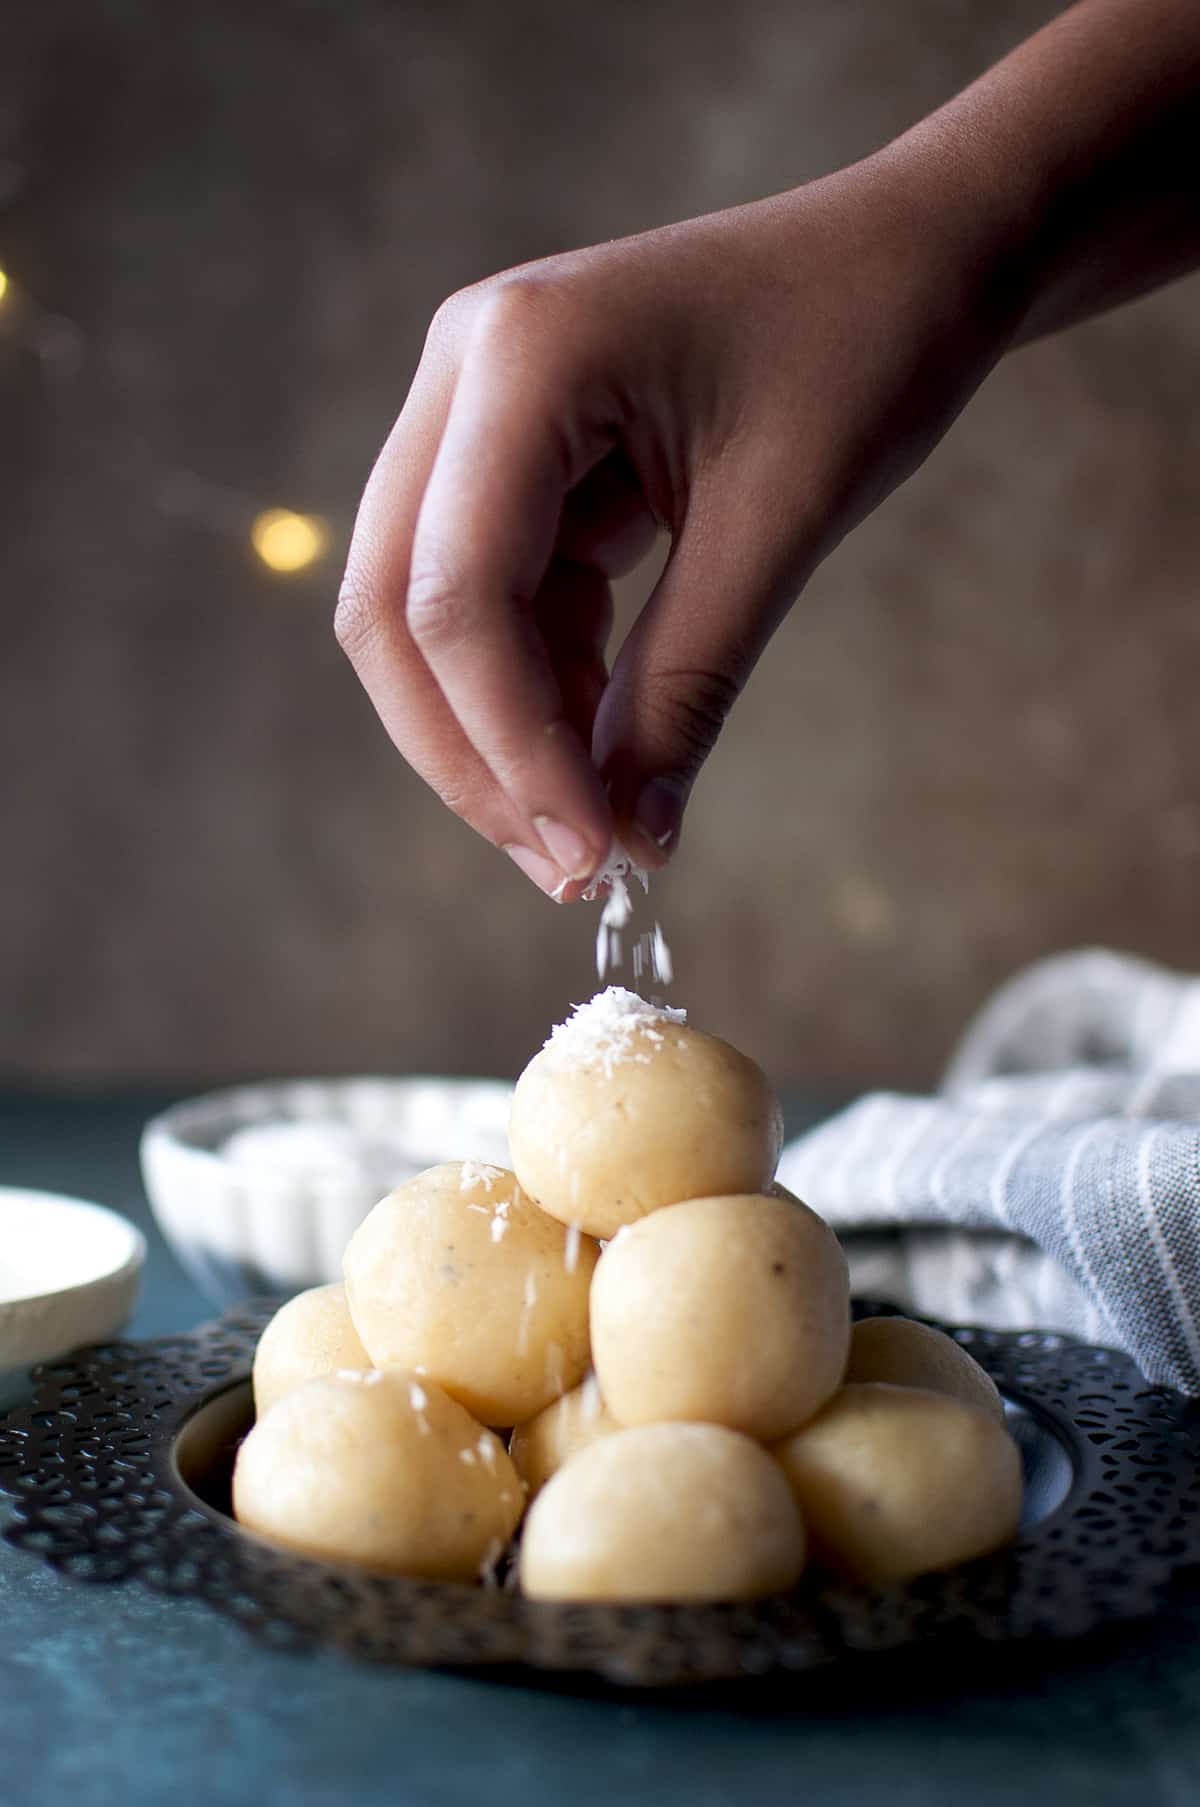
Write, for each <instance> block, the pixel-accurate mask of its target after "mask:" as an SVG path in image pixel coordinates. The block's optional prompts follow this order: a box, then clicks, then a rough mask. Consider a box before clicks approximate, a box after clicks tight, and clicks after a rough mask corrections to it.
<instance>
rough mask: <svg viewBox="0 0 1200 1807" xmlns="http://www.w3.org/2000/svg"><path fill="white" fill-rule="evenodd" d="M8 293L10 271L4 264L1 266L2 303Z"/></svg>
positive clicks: (0, 292) (0, 295)
mask: <svg viewBox="0 0 1200 1807" xmlns="http://www.w3.org/2000/svg"><path fill="white" fill-rule="evenodd" d="M7 294H8V272H7V270H5V269H4V268H3V267H2V266H0V303H3V301H4V297H5V296H6V295H7Z"/></svg>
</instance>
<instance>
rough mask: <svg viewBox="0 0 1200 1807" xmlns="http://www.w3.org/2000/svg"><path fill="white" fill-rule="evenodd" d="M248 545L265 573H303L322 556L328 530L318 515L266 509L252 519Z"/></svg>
mask: <svg viewBox="0 0 1200 1807" xmlns="http://www.w3.org/2000/svg"><path fill="white" fill-rule="evenodd" d="M250 543H251V545H252V546H253V547H254V550H255V552H257V554H258V556H259V558H260V559H261V560H262V562H263V564H264V565H266V567H267V569H268V570H270V571H280V572H285V573H291V572H293V571H303V570H305V569H306V568H307V567H308V566H309V565H312V564H315V563H316V561H317V559H319V558H320V557H322V555H323V554H324V552H325V550H326V548H327V547H328V545H329V529H328V527H327V526H326V524H325V522H324V521H323V520H321V518H320V516H319V515H311V514H295V513H293V511H292V510H291V509H290V508H268V509H266V510H265V511H264V512H263V513H262V514H260V515H256V516H255V519H254V524H253V526H252V527H251V529H250Z"/></svg>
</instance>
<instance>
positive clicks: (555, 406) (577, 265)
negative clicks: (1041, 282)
mask: <svg viewBox="0 0 1200 1807" xmlns="http://www.w3.org/2000/svg"><path fill="white" fill-rule="evenodd" d="M961 166H962V160H961V158H960V157H958V156H956V155H955V154H953V153H952V152H950V151H947V150H945V149H943V148H941V147H940V142H939V141H938V140H937V139H936V138H935V139H933V140H932V141H930V140H929V139H928V138H923V139H922V140H921V141H920V142H919V143H918V144H917V145H915V146H914V147H913V148H911V149H906V148H904V145H903V141H902V144H901V147H899V148H897V147H893V148H892V150H890V151H889V152H886V153H882V154H881V155H880V156H878V157H876V158H872V159H870V160H868V161H867V162H865V163H863V164H859V165H856V166H854V167H853V168H851V169H849V170H846V171H843V172H841V173H840V174H838V175H836V176H833V177H830V178H828V179H826V180H823V181H820V182H817V183H813V184H811V185H809V186H808V187H805V188H803V189H799V190H797V191H795V192H794V193H791V194H787V195H783V196H780V197H777V198H775V199H771V200H767V201H762V202H758V203H755V204H752V205H750V206H746V207H740V208H736V209H734V210H732V211H730V212H727V213H719V214H715V215H711V216H708V217H706V218H702V219H696V220H691V221H688V222H686V223H685V224H682V225H677V226H670V227H666V228H664V229H662V230H659V231H654V232H649V233H646V234H644V235H642V236H640V237H637V238H632V239H626V240H619V241H617V242H615V243H611V244H607V245H600V246H596V247H593V248H592V249H589V250H584V251H578V252H572V253H569V254H567V255H564V256H559V257H553V258H548V259H546V260H545V261H543V262H540V263H534V264H530V265H526V266H524V267H523V268H520V269H517V270H513V271H510V272H508V273H506V274H504V275H502V276H498V277H496V278H494V279H492V280H490V281H487V282H484V283H481V284H480V285H479V286H478V287H475V288H472V289H468V290H466V291H465V292H463V293H462V294H460V295H456V296H455V297H453V298H452V299H451V300H450V301H448V302H447V303H446V304H445V305H444V306H443V307H442V308H441V310H440V311H439V313H438V315H437V317H436V318H435V320H434V322H433V325H432V327H431V329H430V332H429V336H428V340H427V343H426V346H425V351H424V355H423V357H422V359H421V363H420V367H419V369H418V371H417V374H416V377H415V379H414V382H413V385H412V389H411V391H410V394H409V396H408V400H407V402H406V403H405V407H404V411H403V413H402V414H401V416H400V418H399V420H398V421H397V423H396V426H395V427H394V429H393V431H392V433H391V436H390V438H389V439H388V442H387V444H386V445H385V447H384V449H383V452H382V454H381V456H380V458H379V461H378V463H377V465H376V467H375V470H374V472H373V474H372V476H371V479H370V482H369V484H368V486H367V490H366V494H365V496H364V499H363V503H362V507H361V510H360V513H359V517H358V522H357V526H356V528H355V533H354V540H353V544H352V547H351V552H350V558H349V565H348V569H347V573H346V579H345V584H344V587H343V591H342V596H341V600H340V603H339V608H338V616H337V631H338V635H339V638H340V640H341V642H342V644H343V646H344V647H345V649H346V651H347V653H348V654H349V656H350V658H351V659H352V660H353V662H354V665H355V667H356V669H357V671H358V673H359V675H360V677H361V678H362V681H363V683H364V684H365V686H366V688H367V690H368V691H369V692H370V695H371V697H372V699H373V701H374V703H375V706H376V708H377V709H378V711H379V714H380V716H381V717H382V719H383V722H384V723H385V725H386V727H387V729H388V731H389V733H390V734H391V736H392V739H393V740H394V741H395V743H396V745H397V746H398V747H399V749H400V751H401V752H402V753H403V754H404V755H405V757H406V758H407V759H408V760H409V762H410V763H411V764H412V765H413V766H414V767H415V768H416V770H417V771H418V772H419V773H420V774H421V775H422V776H423V777H424V778H425V779H426V780H427V781H428V782H429V783H430V784H431V785H432V786H433V787H434V789H435V790H436V791H437V792H438V793H439V794H440V796H441V797H442V798H443V799H444V800H445V802H446V803H448V804H449V805H450V807H451V808H452V809H454V810H456V811H457V812H458V813H459V814H460V815H461V816H463V817H464V818H465V819H466V821H468V822H469V823H471V825H472V826H473V827H475V828H476V829H478V830H479V832H480V833H482V834H484V835H485V836H487V838H488V839H489V840H491V841H493V842H495V843H496V844H497V845H498V846H501V847H503V848H505V850H506V851H507V852H508V853H509V854H510V855H511V856H512V857H513V859H514V860H516V862H517V863H518V865H519V866H520V867H521V868H522V870H523V871H525V872H526V873H527V875H528V876H529V877H530V878H532V879H533V880H534V882H535V883H536V884H538V885H539V886H541V888H542V889H543V890H544V891H546V892H549V893H557V894H558V895H560V896H561V895H562V894H563V880H564V879H570V880H576V881H579V880H585V879H586V878H587V877H588V876H589V875H590V874H591V873H592V872H593V871H594V870H595V868H596V867H597V865H598V864H599V863H600V862H601V861H602V860H603V858H604V857H605V855H606V853H607V851H608V849H609V846H610V843H611V839H612V837H613V834H614V832H615V833H616V834H618V835H619V836H620V838H621V840H622V841H623V843H624V844H625V846H626V847H627V848H628V849H629V851H630V852H631V853H632V854H633V855H634V856H635V857H636V858H637V859H638V860H639V861H640V862H641V863H644V864H645V865H647V866H658V865H661V864H662V863H663V861H664V860H665V859H666V858H667V857H668V855H669V854H670V852H671V851H672V850H673V848H674V846H675V844H676V841H677V839H678V835H679V829H680V823H681V819H682V815H683V810H684V806H685V804H686V801H687V798H688V794H689V791H690V789H691V786H692V783H693V781H694V779H695V777H696V774H697V772H698V770H699V768H700V766H701V764H702V762H703V760H704V758H705V757H706V755H707V754H708V752H709V750H710V748H711V747H712V745H713V742H714V741H715V739H716V737H717V735H718V733H719V732H720V729H721V726H722V723H723V722H724V720H725V717H726V715H727V713H728V711H729V709H730V706H731V705H732V703H733V701H734V699H735V698H736V697H737V695H738V693H739V691H740V690H741V688H742V686H743V685H744V683H745V682H746V679H747V677H748V676H749V674H750V672H751V670H752V668H753V666H754V663H755V661H756V660H757V658H758V656H759V654H760V653H761V651H762V650H763V647H764V646H765V645H766V643H767V641H768V639H769V637H770V635H771V634H772V632H773V631H774V629H775V628H776V626H777V625H778V624H779V622H780V621H781V619H782V618H783V616H784V614H785V613H786V611H787V609H788V608H789V607H790V605H791V603H792V602H793V601H794V599H795V598H796V596H797V595H798V594H799V592H800V590H801V588H802V587H803V584H804V582H805V580H806V579H807V577H808V575H809V574H810V572H811V571H812V570H813V568H814V566H815V565H816V564H817V563H818V561H819V560H820V559H821V558H822V557H823V556H824V555H825V554H826V553H827V552H828V551H829V550H830V548H831V547H832V546H833V545H835V544H836V542H837V541H838V539H839V538H841V536H842V535H843V534H844V533H845V532H846V530H847V529H848V528H849V527H850V526H851V525H852V524H853V523H854V522H855V521H856V520H858V519H859V518H861V517H862V516H863V515H864V514H866V513H867V512H868V511H869V510H870V509H871V508H872V507H874V506H875V504H876V503H878V502H879V501H880V500H881V499H882V498H883V497H884V496H885V495H886V494H887V493H888V492H889V491H890V490H891V489H892V488H893V487H894V486H895V485H896V484H897V483H898V482H900V481H901V480H902V479H903V477H905V476H906V475H907V474H908V473H909V472H910V471H911V470H912V469H913V468H914V467H915V466H916V465H917V464H918V463H919V461H920V460H921V459H922V457H923V456H924V455H925V453H926V452H927V451H928V449H929V448H930V446H931V445H932V444H933V443H934V442H935V441H936V439H937V438H938V437H939V435H940V434H941V433H942V432H943V431H944V429H945V428H946V426H947V425H948V423H949V421H950V420H951V419H952V418H953V416H954V414H955V413H956V412H957V410H958V409H959V407H960V406H961V405H962V403H963V401H964V400H965V399H966V397H967V396H968V395H969V394H970V393H971V391H972V390H973V388H974V387H975V385H976V384H977V383H978V382H979V381H980V379H981V378H982V376H983V375H984V374H985V372H986V371H987V369H988V368H989V367H990V365H991V363H992V362H993V360H994V359H995V357H996V356H997V355H998V353H999V352H1000V350H1001V349H1003V346H1004V343H1005V342H1006V336H1007V333H1008V332H1009V330H1010V328H1011V324H1012V320H1013V318H1014V317H1015V309H1014V308H1013V307H1012V306H1010V305H1009V304H1008V303H1007V302H1005V301H1004V300H1003V298H1002V297H1001V296H999V295H998V292H997V290H996V288H995V286H994V284H993V281H992V278H993V273H994V271H995V269H996V268H997V259H996V248H997V245H998V244H999V243H1000V242H1001V241H1002V235H1001V234H1000V233H999V231H998V230H997V229H994V228H993V226H992V224H991V222H990V221H989V220H988V218H987V214H986V209H981V207H980V205H979V197H978V196H977V195H973V194H971V193H969V192H967V190H966V189H965V186H964V182H963V180H962V177H961V173H960V171H961ZM659 529H666V531H667V532H668V533H669V534H670V536H671V552H670V557H669V560H668V563H667V566H666V569H665V571H664V573H663V576H662V579H661V581H660V582H659V584H658V586H657V588H656V589H655V591H654V594H653V595H652V597H651V598H650V600H649V602H648V603H647V605H646V607H645V609H644V611H643V612H642V614H641V616H640V618H639V619H638V621H637V622H636V624H635V626H634V628H633V629H632V631H631V633H630V635H629V637H628V639H627V640H626V642H625V644H624V646H623V647H622V648H621V649H620V652H619V655H618V657H617V659H616V662H615V665H614V667H613V670H612V674H611V677H610V676H609V674H608V671H607V668H606V663H605V653H606V643H607V639H608V635H609V631H610V627H611V597H610V580H611V579H613V578H614V577H617V576H619V575H621V574H622V573H624V572H626V571H628V570H629V569H631V568H632V567H633V566H634V565H635V564H636V563H637V562H638V561H639V560H640V559H641V558H642V557H643V556H644V554H645V553H646V551H647V550H648V548H649V547H650V545H651V543H652V540H653V538H654V536H655V533H656V532H657V531H658V530H659ZM577 891H578V886H577V887H576V888H575V889H574V890H573V891H570V893H569V894H571V895H575V894H577Z"/></svg>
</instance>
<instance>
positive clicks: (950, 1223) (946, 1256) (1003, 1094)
mask: <svg viewBox="0 0 1200 1807" xmlns="http://www.w3.org/2000/svg"><path fill="white" fill-rule="evenodd" d="M779 1178H780V1180H781V1181H782V1182H783V1184H784V1185H785V1186H787V1187H789V1188H790V1189H791V1190H792V1191H794V1192H798V1193H799V1194H800V1196H801V1197H802V1198H804V1199H807V1201H808V1202H809V1203H810V1204H811V1205H812V1206H813V1208H814V1210H817V1211H819V1212H820V1213H821V1214H822V1216H824V1217H826V1218H828V1219H829V1221H830V1222H831V1223H832V1224H833V1225H834V1227H835V1228H836V1229H837V1231H838V1233H839V1235H841V1236H842V1237H843V1240H844V1241H845V1243H846V1246H847V1251H848V1253H849V1255H850V1257H851V1274H852V1279H853V1282H854V1285H855V1288H856V1290H858V1291H860V1292H873V1293H875V1294H882V1295H883V1296H885V1297H890V1298H891V1299H892V1300H893V1301H894V1302H895V1303H897V1304H899V1305H901V1306H904V1307H906V1308H907V1309H909V1310H915V1311H921V1312H926V1313H928V1314H929V1315H931V1316H938V1317H944V1318H949V1319H951V1320H956V1321H960V1322H973V1323H985V1324H991V1325H994V1326H999V1327H1003V1328H1021V1327H1027V1328H1033V1327H1036V1328H1039V1329H1061V1330H1067V1331H1069V1332H1072V1333H1074V1334H1076V1335H1082V1336H1084V1337H1086V1338H1088V1339H1089V1340H1093V1341H1102V1342H1108V1343H1112V1344H1115V1345H1116V1346H1117V1347H1119V1348H1123V1349H1125V1350H1127V1351H1128V1353H1129V1354H1130V1355H1132V1356H1133V1358H1134V1360H1135V1361H1136V1362H1137V1364H1138V1366H1139V1367H1140V1368H1141V1370H1142V1372H1143V1373H1144V1374H1145V1375H1146V1376H1147V1378H1148V1379H1149V1380H1151V1381H1154V1382H1165V1383H1166V1384H1168V1385H1170V1386H1173V1387H1177V1388H1179V1389H1180V1390H1181V1391H1182V1392H1184V1393H1188V1394H1192V1395H1200V979H1197V978H1190V977H1183V976H1180V975H1179V974H1176V973H1171V972H1167V971H1165V970H1164V969H1163V968H1161V967H1158V966H1154V965H1151V964H1150V963H1149V962H1148V961H1144V960H1139V959H1134V958H1131V957H1128V956H1125V955H1121V954H1115V953H1109V952H1105V951H1103V950H1089V951H1085V952H1080V953H1072V954H1066V955H1062V956H1059V957H1057V958H1054V959H1050V960H1045V961H1042V962H1040V963H1039V964H1038V965H1036V966H1033V967H1031V968H1029V969H1028V970H1027V971H1025V972H1023V973H1021V974H1019V975H1018V976H1017V977H1016V978H1015V979H1013V980H1011V981H1010V982H1009V983H1008V984H1007V985H1005V986H1004V987H1003V988H1002V989H1001V990H1000V992H998V993H997V995H996V996H995V997H994V998H993V999H992V1001H991V1002H990V1003H989V1004H988V1005H987V1006H986V1007H985V1008H984V1009H983V1011H982V1012H981V1013H980V1015H979V1016H978V1017H977V1018H976V1020H975V1022H974V1023H973V1024H972V1025H971V1027H970V1028H969V1030H968V1032H967V1034H966V1036H965V1038H964V1040H963V1042H962V1044H961V1046H960V1047H959V1049H958V1052H957V1053H956V1055H955V1056H954V1059H953V1060H952V1061H951V1064H950V1067H949V1070H948V1072H947V1074H946V1077H945V1080H944V1082H943V1084H942V1088H941V1091H940V1092H939V1093H938V1094H937V1095H936V1096H935V1097H933V1098H910V1097H901V1096H897V1095H895V1094H893V1093H876V1094H874V1095H871V1096H868V1097H866V1098H863V1099H862V1100H860V1101H859V1102H858V1103H857V1104H854V1105H852V1106H851V1107H850V1108H849V1109H848V1110H846V1111H843V1112H842V1113H841V1114H840V1115H839V1116H837V1117H835V1118H833V1119H832V1120H831V1121H829V1122H828V1123H825V1124H823V1125H821V1126H820V1127H819V1128H817V1129H815V1130H813V1131H812V1132H810V1133H809V1134H808V1135H806V1136H804V1137H802V1138H800V1140H798V1141H796V1142H793V1143H791V1144H790V1145H789V1146H788V1147H787V1148H786V1149H785V1151H784V1155H783V1159H782V1161H781V1163H780V1168H779Z"/></svg>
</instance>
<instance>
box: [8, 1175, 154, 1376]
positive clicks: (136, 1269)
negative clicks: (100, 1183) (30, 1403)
mask: <svg viewBox="0 0 1200 1807" xmlns="http://www.w3.org/2000/svg"><path fill="white" fill-rule="evenodd" d="M145 1259H146V1238H145V1237H144V1236H143V1235H142V1232H141V1231H140V1230H139V1229H138V1227H137V1225H136V1224H132V1223H130V1221H129V1219H128V1218H127V1217H122V1216H120V1214H119V1213H118V1212H116V1211H109V1210H108V1209H106V1207H105V1206H104V1205H93V1204H89V1203H88V1202H87V1201H86V1200H85V1199H81V1198H64V1197H63V1196H62V1195H61V1194H59V1193H56V1192H36V1191H32V1190H28V1189H26V1188H24V1187H16V1186H0V1411H3V1410H6V1409H7V1408H8V1407H9V1406H10V1405H12V1404H14V1403H15V1401H16V1400H18V1399H19V1398H21V1396H22V1395H23V1394H24V1393H25V1392H26V1390H27V1387H28V1382H29V1370H30V1369H31V1368H32V1367H33V1366H34V1365H35V1364H36V1363H37V1362H46V1361H54V1360H55V1359H56V1358H57V1357H58V1356H60V1355H66V1354H67V1353H68V1351H69V1350H71V1349H77V1348H79V1347H81V1346H82V1345H83V1344H85V1343H103V1342H107V1341H108V1340H109V1338H110V1337H113V1336H115V1335H116V1334H117V1332H118V1331H119V1330H121V1329H122V1328H123V1327H124V1326H125V1324H127V1323H128V1321H129V1318H130V1316H131V1314H132V1312H133V1306H134V1301H135V1300H136V1298H137V1290H138V1283H139V1280H140V1278H141V1272H142V1265H143V1263H144V1261H145Z"/></svg>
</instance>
